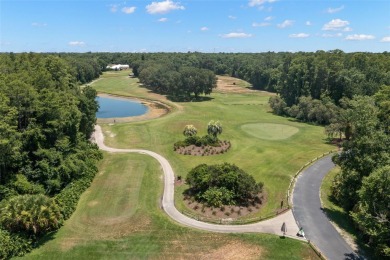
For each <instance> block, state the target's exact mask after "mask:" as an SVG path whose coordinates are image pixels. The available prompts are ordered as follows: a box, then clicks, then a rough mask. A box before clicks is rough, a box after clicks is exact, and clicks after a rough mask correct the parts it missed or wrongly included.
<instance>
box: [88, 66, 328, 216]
mask: <svg viewBox="0 0 390 260" xmlns="http://www.w3.org/2000/svg"><path fill="white" fill-rule="evenodd" d="M91 86H92V87H94V88H96V89H97V90H98V91H101V92H106V93H112V94H117V95H125V96H138V97H142V98H148V99H155V100H159V101H162V102H166V103H170V104H172V106H173V107H175V109H174V110H173V111H172V112H171V113H169V114H168V115H166V116H163V117H160V118H157V119H153V120H149V121H142V122H131V123H121V124H114V125H112V124H103V125H102V129H103V132H104V134H105V138H106V139H105V140H106V141H105V142H106V144H107V145H109V146H111V147H117V148H143V149H148V150H152V151H154V152H157V153H160V154H161V155H163V156H164V157H165V158H167V159H168V161H169V162H170V163H171V165H172V167H173V169H174V171H175V174H176V175H181V176H182V177H183V178H185V176H186V175H187V173H188V171H189V170H190V169H192V168H193V167H195V166H196V165H198V164H201V163H206V164H219V163H223V162H228V163H234V164H236V165H237V166H238V167H240V168H242V169H243V170H244V171H246V172H247V173H249V174H251V175H253V176H254V178H255V179H256V181H262V182H264V188H265V191H266V193H267V202H266V204H265V205H264V207H263V208H262V210H260V211H259V212H257V213H254V215H253V214H252V215H247V217H248V218H253V217H258V216H265V215H269V214H273V213H275V212H276V211H277V210H279V209H280V205H281V201H282V200H284V205H287V203H286V201H285V200H286V191H287V188H288V186H289V182H290V180H291V177H292V176H293V175H294V174H295V172H296V171H297V170H299V169H300V168H301V166H302V165H304V164H305V163H306V162H308V161H310V160H311V159H313V158H315V157H317V156H319V155H321V154H322V153H324V152H327V151H329V150H332V149H334V147H333V146H331V145H329V144H327V143H326V142H325V134H324V129H323V127H320V126H315V125H310V124H303V123H299V122H296V121H294V120H291V119H289V118H285V117H280V116H275V115H273V114H272V113H271V111H270V108H269V105H268V98H269V96H270V94H269V93H265V92H260V91H259V92H256V91H249V92H245V91H243V92H237V91H236V90H235V91H234V92H232V93H229V92H226V91H228V90H229V89H228V88H227V87H226V88H225V89H224V91H225V92H223V93H220V92H217V91H216V92H215V93H212V94H211V95H210V96H206V98H205V101H202V102H175V103H174V102H170V101H168V100H167V99H166V97H165V96H162V95H158V94H155V93H151V92H150V91H149V90H148V89H146V88H144V87H142V86H141V87H140V86H139V83H138V79H136V78H131V77H129V76H128V73H127V72H126V73H124V72H119V73H115V72H110V73H105V74H104V75H103V77H102V79H100V80H98V81H97V82H95V83H94V84H92V85H91ZM210 120H219V121H220V122H221V124H222V126H223V133H222V134H221V135H220V136H219V138H220V139H221V140H229V141H230V142H231V144H232V147H231V149H229V151H228V152H227V153H224V154H218V155H213V156H190V155H181V154H178V153H176V152H174V151H173V144H174V143H175V142H176V141H179V140H182V139H184V136H183V135H182V132H183V129H184V127H185V125H187V124H192V125H194V126H195V127H196V128H197V129H198V135H200V136H201V135H205V134H206V129H207V124H208V122H209V121H210ZM186 188H187V187H186V186H185V185H181V186H178V187H176V191H175V196H176V206H177V207H178V208H179V210H180V209H184V208H185V206H184V203H183V202H182V193H183V191H184V190H185V189H186Z"/></svg>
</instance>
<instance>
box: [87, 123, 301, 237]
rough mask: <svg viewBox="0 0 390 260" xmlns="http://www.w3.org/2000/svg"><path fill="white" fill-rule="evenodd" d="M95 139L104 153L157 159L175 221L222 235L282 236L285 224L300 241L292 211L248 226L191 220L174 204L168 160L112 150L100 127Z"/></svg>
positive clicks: (169, 211)
mask: <svg viewBox="0 0 390 260" xmlns="http://www.w3.org/2000/svg"><path fill="white" fill-rule="evenodd" d="M94 139H95V142H96V144H97V145H98V146H99V148H100V149H101V150H103V151H107V152H111V153H139V154H146V155H149V156H152V157H153V158H155V159H156V160H157V161H158V162H159V163H160V164H161V167H162V170H163V172H164V193H163V199H162V207H163V209H164V211H165V212H166V213H167V214H168V216H169V217H171V218H172V219H173V220H174V221H176V222H178V223H180V224H182V225H185V226H188V227H192V228H197V229H202V230H207V231H213V232H222V233H249V232H259V233H269V234H276V235H282V232H281V227H282V225H283V223H286V227H287V232H286V236H287V237H291V238H295V239H300V238H298V237H297V236H296V234H297V232H298V226H297V224H296V222H295V219H294V216H293V214H292V211H291V210H288V211H286V212H285V213H283V214H281V215H278V216H276V217H274V218H272V219H268V220H264V221H261V222H258V223H253V224H246V225H218V224H210V223H205V222H201V221H197V220H195V219H192V218H189V217H187V216H186V215H183V214H182V213H181V212H179V211H178V210H177V209H176V207H175V203H174V180H175V175H174V172H173V169H172V167H171V165H170V164H169V162H168V161H167V159H165V158H164V157H163V156H161V155H159V154H157V153H155V152H152V151H148V150H141V149H118V148H111V147H108V146H106V145H105V144H104V136H103V133H102V129H101V127H100V126H99V125H96V126H95V133H94Z"/></svg>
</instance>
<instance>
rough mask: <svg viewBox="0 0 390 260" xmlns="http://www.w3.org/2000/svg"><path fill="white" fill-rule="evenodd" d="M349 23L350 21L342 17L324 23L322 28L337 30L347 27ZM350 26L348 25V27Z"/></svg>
mask: <svg viewBox="0 0 390 260" xmlns="http://www.w3.org/2000/svg"><path fill="white" fill-rule="evenodd" d="M348 25H349V22H348V21H343V20H341V19H333V20H332V21H330V22H329V23H326V24H324V26H323V27H322V30H324V31H337V30H342V29H345V27H346V26H348ZM347 28H348V27H347Z"/></svg>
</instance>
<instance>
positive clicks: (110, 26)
mask: <svg viewBox="0 0 390 260" xmlns="http://www.w3.org/2000/svg"><path fill="white" fill-rule="evenodd" d="M333 49H341V50H343V51H345V52H354V51H367V52H383V51H390V1H388V0H365V1H359V0H349V1H337V0H333V1H332V0H327V1H320V0H301V1H292V0H246V1H238V0H237V1H234V0H233V1H217V0H213V1H200V0H187V1H175V0H165V1H163V0H156V1H145V0H143V1H116V0H110V1H107V0H51V1H50V0H45V1H37V0H28V1H27V0H26V1H20V0H0V51H1V52H11V51H12V52H30V51H33V52H88V51H92V52H106V51H107V52H187V51H200V52H266V51H275V52H279V51H293V52H296V51H316V50H325V51H328V50H333Z"/></svg>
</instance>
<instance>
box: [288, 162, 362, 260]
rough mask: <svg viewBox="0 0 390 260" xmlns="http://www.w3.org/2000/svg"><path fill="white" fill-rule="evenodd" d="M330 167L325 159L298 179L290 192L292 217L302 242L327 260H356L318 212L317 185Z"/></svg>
mask: <svg viewBox="0 0 390 260" xmlns="http://www.w3.org/2000/svg"><path fill="white" fill-rule="evenodd" d="M334 166H335V165H334V164H333V162H332V157H331V156H326V157H324V158H322V159H320V160H318V161H317V162H315V163H314V164H312V165H311V166H309V167H308V168H307V169H306V170H304V171H303V172H302V173H301V174H300V175H299V176H298V179H297V181H296V184H295V188H294V192H293V212H294V216H295V218H296V220H297V223H298V224H299V226H300V227H303V230H304V232H305V235H306V238H307V239H309V240H310V241H311V242H312V243H313V244H315V245H316V246H317V247H318V248H319V249H320V251H321V252H322V253H323V254H324V255H325V256H326V258H327V259H330V260H333V259H334V260H336V259H337V260H340V259H359V257H358V256H357V255H356V254H355V253H354V251H353V249H352V248H351V247H350V246H349V245H348V244H347V243H346V242H345V240H344V239H343V238H342V237H341V235H340V234H339V233H338V232H337V230H336V229H335V228H334V227H333V225H332V224H331V223H330V222H329V220H328V218H327V216H326V214H325V212H323V211H322V210H321V200H320V187H321V183H322V180H323V178H324V177H325V175H326V174H327V173H328V172H329V171H330V170H331V169H332V168H333V167H334Z"/></svg>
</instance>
